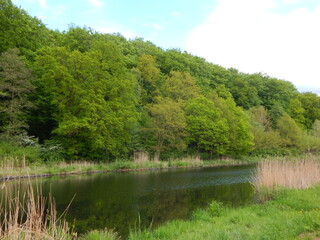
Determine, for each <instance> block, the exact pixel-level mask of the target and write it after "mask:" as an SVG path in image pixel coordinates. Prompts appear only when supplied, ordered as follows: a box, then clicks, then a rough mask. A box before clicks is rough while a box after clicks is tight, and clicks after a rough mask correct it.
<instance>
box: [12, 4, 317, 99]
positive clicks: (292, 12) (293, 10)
mask: <svg viewBox="0 0 320 240" xmlns="http://www.w3.org/2000/svg"><path fill="white" fill-rule="evenodd" d="M13 3H14V4H16V5H17V6H20V7H21V8H23V9H25V10H26V11H27V12H28V13H29V14H30V15H31V16H37V17H38V18H40V19H41V20H42V21H43V23H44V24H46V26H47V27H48V28H50V29H58V30H60V31H63V30H67V29H68V26H70V24H75V25H78V26H87V27H92V28H93V29H95V30H97V31H99V32H103V33H113V32H119V33H121V34H122V35H123V36H125V37H127V38H129V39H133V38H135V37H140V38H143V39H145V40H149V41H151V42H153V43H155V44H156V45H157V46H160V47H162V48H164V49H168V48H177V49H180V50H182V51H187V52H189V53H191V54H193V55H197V56H200V57H203V58H205V59H206V60H207V61H209V62H212V63H214V64H218V65H221V66H223V67H226V68H230V67H232V68H236V69H238V70H239V71H241V72H245V73H257V72H261V73H264V74H267V75H269V76H271V77H276V78H279V79H283V80H287V81H290V82H292V83H293V84H294V85H295V86H296V87H297V88H298V90H299V91H301V92H305V91H312V92H315V93H318V94H320V30H319V26H320V0H162V1H158V0H154V1H150V0H135V1H133V0H13Z"/></svg>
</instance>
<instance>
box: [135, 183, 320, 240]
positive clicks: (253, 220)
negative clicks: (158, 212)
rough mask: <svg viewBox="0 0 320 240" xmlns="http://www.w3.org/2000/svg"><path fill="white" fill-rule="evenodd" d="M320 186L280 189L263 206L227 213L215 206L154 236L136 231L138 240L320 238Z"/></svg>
mask: <svg viewBox="0 0 320 240" xmlns="http://www.w3.org/2000/svg"><path fill="white" fill-rule="evenodd" d="M319 199H320V186H316V187H312V188H309V189H299V190H295V189H291V190H289V189H281V190H278V191H277V192H276V193H275V194H274V195H273V199H272V200H271V201H268V202H266V203H264V204H260V205H253V206H248V207H243V208H239V209H228V208H225V207H223V206H221V205H220V204H219V203H215V202H213V203H212V204H211V205H210V207H209V208H208V209H207V210H198V211H196V212H195V213H194V214H193V218H192V219H191V220H188V221H173V222H170V223H166V224H165V225H163V226H161V227H159V228H158V229H156V230H155V231H153V232H150V231H137V232H133V233H132V234H131V235H130V239H131V240H137V239H139V240H140V239H166V240H168V239H175V240H177V239H183V240H188V239H210V240H213V239H220V240H224V239H225V240H227V239H230V240H234V239H243V240H251V239H252V240H257V239H263V240H284V239H288V240H289V239H297V240H298V239H300V240H302V239H304V240H306V239H310V240H314V239H317V238H319V237H320V201H319Z"/></svg>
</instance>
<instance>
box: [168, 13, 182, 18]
mask: <svg viewBox="0 0 320 240" xmlns="http://www.w3.org/2000/svg"><path fill="white" fill-rule="evenodd" d="M170 15H171V16H172V17H180V16H181V15H182V12H172V13H170Z"/></svg>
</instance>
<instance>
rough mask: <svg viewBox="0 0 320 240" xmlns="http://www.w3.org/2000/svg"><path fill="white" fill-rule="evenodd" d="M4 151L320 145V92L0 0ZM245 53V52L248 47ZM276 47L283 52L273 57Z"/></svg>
mask: <svg viewBox="0 0 320 240" xmlns="http://www.w3.org/2000/svg"><path fill="white" fill-rule="evenodd" d="M0 33H1V34H0V155H2V156H5V155H11V156H19V154H20V155H21V154H22V153H23V154H25V156H26V158H27V160H28V161H29V162H43V161H60V160H92V161H107V162H110V161H114V160H115V159H128V158H132V156H133V154H134V153H135V152H140V151H141V152H145V153H148V154H149V156H150V158H152V159H155V160H165V159H168V158H178V157H181V156H189V155H197V156H201V158H207V159H209V158H210V159H212V158H216V157H239V156H247V155H253V156H265V155H295V154H300V153H317V152H319V151H320V97H319V96H318V95H317V94H315V93H312V92H303V93H302V92H299V91H298V90H297V89H296V87H295V86H294V85H293V84H292V83H291V82H288V81H285V80H282V79H277V78H275V77H271V76H268V75H267V74H265V73H255V74H247V73H242V72H240V71H238V70H237V69H234V68H230V69H226V68H223V67H221V66H219V65H216V64H213V63H210V62H207V61H206V60H205V59H203V58H201V57H198V56H193V55H191V54H189V53H187V52H184V51H181V50H179V49H162V48H161V47H158V46H156V45H155V44H153V43H152V42H150V41H145V40H143V39H141V38H136V39H126V38H125V37H123V36H121V35H120V34H117V33H115V34H105V33H100V32H97V31H95V30H94V29H91V28H87V27H79V26H76V25H70V26H69V29H68V30H67V31H58V30H51V29H48V28H47V27H46V26H45V24H44V23H43V22H42V21H41V20H39V19H37V18H36V17H32V16H30V15H29V14H28V13H27V12H26V11H25V10H23V9H21V8H19V7H17V6H15V5H14V4H13V3H12V2H11V0H0ZM244 57H245V56H244ZM275 57H276V56H275Z"/></svg>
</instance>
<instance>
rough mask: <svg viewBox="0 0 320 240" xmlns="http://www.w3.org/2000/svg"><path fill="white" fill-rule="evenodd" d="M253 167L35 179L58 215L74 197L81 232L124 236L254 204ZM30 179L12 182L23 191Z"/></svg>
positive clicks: (71, 216) (72, 218) (71, 214)
mask: <svg viewBox="0 0 320 240" xmlns="http://www.w3.org/2000/svg"><path fill="white" fill-rule="evenodd" d="M254 169H255V167H254V166H230V167H207V168H184V169H167V170H153V171H135V172H124V173H110V172H108V173H97V174H84V175H73V176H63V177H61V176H59V177H50V178H42V179H33V180H31V182H32V184H35V185H36V184H38V185H41V186H42V193H43V195H48V194H49V192H51V194H52V196H53V197H54V199H55V201H56V206H57V209H58V212H60V213H61V212H63V211H64V210H65V209H66V208H67V206H68V205H69V204H70V201H71V200H72V199H73V198H74V199H73V201H72V203H71V205H70V207H69V209H68V212H67V217H66V219H67V221H68V222H69V223H70V225H73V226H74V227H75V230H76V231H77V232H79V233H83V232H86V231H89V230H91V229H103V228H106V227H107V228H109V229H114V230H115V231H116V232H118V233H119V234H120V235H121V236H122V237H123V238H126V237H127V236H128V233H129V231H130V229H131V230H134V229H139V228H140V229H144V228H150V227H152V228H153V227H157V226H159V224H162V223H164V222H166V221H170V220H174V219H187V218H189V217H190V216H191V214H192V212H193V211H194V210H195V209H199V208H205V207H206V206H208V204H210V202H212V201H213V200H215V201H220V202H223V203H224V204H225V205H227V206H232V207H237V206H243V205H247V204H251V203H252V202H253V201H254V189H253V187H252V185H251V184H250V180H251V179H252V177H253V175H254ZM27 183H28V180H17V181H11V182H8V183H7V186H8V188H10V187H12V188H19V189H24V188H25V187H26V185H27Z"/></svg>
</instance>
